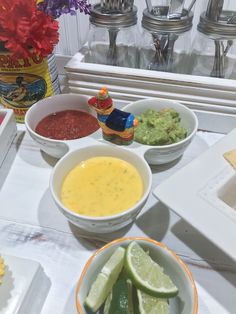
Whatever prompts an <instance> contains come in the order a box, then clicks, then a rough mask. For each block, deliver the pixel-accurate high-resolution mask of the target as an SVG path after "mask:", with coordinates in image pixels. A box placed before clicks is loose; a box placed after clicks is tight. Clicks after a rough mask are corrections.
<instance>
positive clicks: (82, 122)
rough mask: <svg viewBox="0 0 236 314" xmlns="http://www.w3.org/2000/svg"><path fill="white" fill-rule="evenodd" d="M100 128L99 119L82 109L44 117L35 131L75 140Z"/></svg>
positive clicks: (54, 137)
mask: <svg viewBox="0 0 236 314" xmlns="http://www.w3.org/2000/svg"><path fill="white" fill-rule="evenodd" d="M98 129H99V124H98V122H97V119H96V118H95V117H94V116H92V115H91V114H89V113H87V112H85V111H80V110H64V111H60V112H55V113H52V114H50V115H48V116H46V117H45V118H43V119H42V120H41V121H40V122H39V123H38V125H37V126H36V128H35V132H36V133H38V134H40V135H42V136H44V137H47V138H51V139H54V140H73V139H76V138H80V137H84V136H87V135H89V134H92V133H93V132H95V131H97V130H98Z"/></svg>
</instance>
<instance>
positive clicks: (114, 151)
mask: <svg viewBox="0 0 236 314" xmlns="http://www.w3.org/2000/svg"><path fill="white" fill-rule="evenodd" d="M98 156H108V157H116V158H119V159H123V160H125V161H126V162H128V163H130V164H131V165H133V166H134V167H135V168H136V169H137V170H138V172H139V174H140V176H141V178H142V181H143V190H144V191H143V196H142V197H141V199H140V200H139V201H138V202H137V203H136V204H135V205H134V206H133V207H131V208H129V209H127V210H125V211H124V212H121V213H119V214H116V215H113V216H105V217H91V216H84V215H79V214H77V213H75V212H73V211H72V210H70V209H68V208H66V207H65V206H64V205H63V204H62V202H61V199H60V193H61V186H62V182H63V180H64V178H65V176H66V175H67V174H68V173H69V172H70V170H72V169H73V168H74V167H75V166H77V165H78V164H79V163H80V162H82V161H85V160H87V159H89V158H92V157H98ZM151 184H152V173H151V170H150V168H149V166H148V164H147V162H146V161H145V160H144V159H143V158H142V157H140V156H139V155H137V154H136V153H134V152H132V151H130V150H128V149H124V148H121V147H117V146H112V145H107V144H101V143H100V144H99V143H98V144H94V145H93V144H92V145H89V146H87V147H84V148H79V149H75V150H72V151H70V152H69V153H67V154H66V155H65V156H64V157H62V158H61V159H60V160H59V161H58V163H57V164H56V166H55V167H54V169H53V171H52V175H51V179H50V190H51V193H52V196H53V199H54V201H55V203H56V205H57V207H58V208H59V210H60V211H61V212H62V213H63V215H65V216H66V217H67V219H68V220H69V221H70V222H71V223H73V224H74V225H76V226H78V227H79V228H81V229H83V230H86V231H89V232H94V233H109V232H113V231H116V230H118V229H121V228H123V227H124V226H126V225H128V224H130V223H131V222H133V221H134V220H135V217H136V216H137V215H138V213H139V212H140V210H141V209H142V207H143V206H144V204H145V203H146V201H147V198H148V195H149V193H150V190H151ZM111 206H112V204H111Z"/></svg>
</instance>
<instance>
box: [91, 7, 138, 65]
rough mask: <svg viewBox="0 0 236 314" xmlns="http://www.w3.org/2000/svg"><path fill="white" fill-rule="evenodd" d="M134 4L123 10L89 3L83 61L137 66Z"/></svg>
mask: <svg viewBox="0 0 236 314" xmlns="http://www.w3.org/2000/svg"><path fill="white" fill-rule="evenodd" d="M137 42H138V29H137V8H136V7H135V6H134V7H133V9H132V11H130V12H126V13H113V12H111V13H107V12H105V13H104V12H103V11H102V9H101V6H100V4H97V5H95V6H93V8H92V10H91V15H90V27H89V36H88V46H89V55H88V57H87V59H86V61H87V62H91V63H99V64H106V65H113V66H121V67H130V68H134V67H137V63H138V48H137V47H138V44H137Z"/></svg>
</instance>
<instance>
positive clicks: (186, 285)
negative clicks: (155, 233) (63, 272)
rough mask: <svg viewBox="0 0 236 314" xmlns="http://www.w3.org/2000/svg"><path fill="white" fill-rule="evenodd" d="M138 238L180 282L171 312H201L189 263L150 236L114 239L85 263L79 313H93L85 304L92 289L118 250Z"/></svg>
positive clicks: (78, 297)
mask: <svg viewBox="0 0 236 314" xmlns="http://www.w3.org/2000/svg"><path fill="white" fill-rule="evenodd" d="M132 241H136V242H137V243H138V244H139V245H140V246H141V247H142V248H143V249H144V250H145V251H147V252H149V255H150V256H151V258H152V259H153V260H154V261H155V262H157V263H158V264H159V265H160V266H161V267H163V269H164V272H165V273H166V274H167V275H168V276H170V278H171V280H172V281H173V282H174V284H175V285H176V286H177V288H178V290H179V293H178V295H177V296H176V297H174V298H171V299H170V313H171V314H197V310H198V297H197V289H196V286H195V283H194V280H193V277H192V274H191V273H190V271H189V269H188V268H187V266H186V265H185V264H184V262H183V261H182V260H181V259H180V258H179V257H178V256H177V255H176V254H175V253H174V252H173V251H171V250H169V249H168V248H167V247H166V246H165V245H164V244H162V243H160V242H157V241H155V240H152V239H149V238H138V237H130V238H120V239H117V240H115V241H112V242H110V243H108V244H106V245H105V246H103V247H102V248H101V249H99V250H97V251H96V252H95V253H94V254H93V255H92V256H91V257H90V259H89V260H88V261H87V263H86V264H85V266H84V268H83V271H82V274H81V276H80V279H79V281H78V284H77V288H76V306H77V311H78V313H79V314H89V313H90V312H88V311H87V309H86V308H85V307H84V301H85V298H86V296H87V294H88V291H89V289H90V287H91V285H92V283H93V282H94V280H95V279H96V276H97V275H98V273H99V272H100V271H101V269H102V267H103V265H104V264H105V263H106V262H107V261H108V259H109V257H110V256H111V255H112V254H113V253H114V251H115V250H116V249H117V248H118V247H119V246H122V247H124V248H126V247H127V246H128V245H129V244H130V242H132Z"/></svg>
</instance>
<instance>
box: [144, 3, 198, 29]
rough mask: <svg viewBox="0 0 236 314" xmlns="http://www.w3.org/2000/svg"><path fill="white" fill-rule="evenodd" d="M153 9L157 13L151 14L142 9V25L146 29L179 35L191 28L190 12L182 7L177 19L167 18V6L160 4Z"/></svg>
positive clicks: (191, 17) (191, 16)
mask: <svg viewBox="0 0 236 314" xmlns="http://www.w3.org/2000/svg"><path fill="white" fill-rule="evenodd" d="M154 9H155V12H158V14H152V13H150V12H149V11H148V9H145V10H144V11H143V18H142V26H143V28H145V29H146V30H148V31H150V32H158V33H162V34H169V33H174V34H177V35H179V34H182V33H185V32H187V31H189V30H190V29H191V28H192V21H193V13H192V12H188V11H187V10H185V9H184V10H183V13H182V15H181V17H180V18H179V19H168V17H167V13H168V7H166V6H160V7H154Z"/></svg>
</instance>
